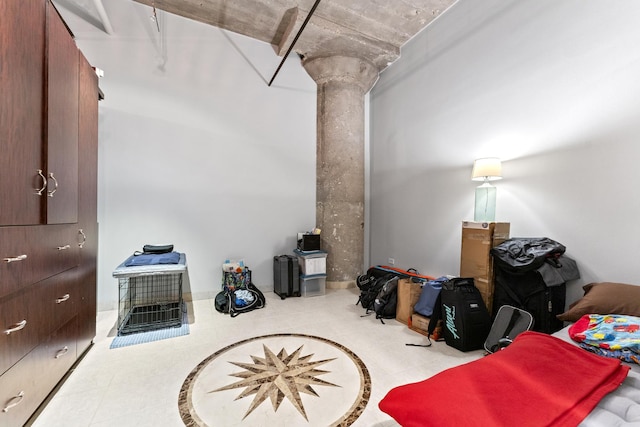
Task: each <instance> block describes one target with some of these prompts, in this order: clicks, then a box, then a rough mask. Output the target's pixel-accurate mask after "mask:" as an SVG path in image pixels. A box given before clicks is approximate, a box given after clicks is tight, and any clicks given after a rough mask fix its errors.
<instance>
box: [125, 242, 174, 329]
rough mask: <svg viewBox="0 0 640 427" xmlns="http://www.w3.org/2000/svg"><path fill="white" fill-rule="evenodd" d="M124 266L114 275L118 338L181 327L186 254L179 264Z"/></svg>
mask: <svg viewBox="0 0 640 427" xmlns="http://www.w3.org/2000/svg"><path fill="white" fill-rule="evenodd" d="M123 264H124V263H123ZM123 264H121V265H120V266H119V267H118V268H117V269H116V270H115V271H114V272H113V276H114V277H115V278H117V279H118V335H126V334H131V333H135V332H144V331H149V330H154V329H162V328H171V327H180V326H182V315H183V307H182V305H183V304H182V274H183V272H184V271H185V270H186V261H185V257H184V254H181V256H180V263H179V264H160V265H148V266H137V267H124V266H123Z"/></svg>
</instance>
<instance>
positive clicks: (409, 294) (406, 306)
mask: <svg viewBox="0 0 640 427" xmlns="http://www.w3.org/2000/svg"><path fill="white" fill-rule="evenodd" d="M421 293H422V285H421V284H420V283H413V282H412V281H411V279H400V280H398V302H397V303H396V320H397V321H398V322H402V323H404V324H405V325H407V324H408V323H409V319H410V318H411V315H412V314H413V306H414V305H416V303H417V302H418V300H419V299H420V294H421Z"/></svg>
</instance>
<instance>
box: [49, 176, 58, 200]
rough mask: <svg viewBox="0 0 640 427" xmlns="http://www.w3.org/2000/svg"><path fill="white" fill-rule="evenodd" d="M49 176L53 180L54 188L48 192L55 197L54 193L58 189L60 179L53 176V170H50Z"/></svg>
mask: <svg viewBox="0 0 640 427" xmlns="http://www.w3.org/2000/svg"><path fill="white" fill-rule="evenodd" d="M49 178H51V179H52V180H53V190H51V191H49V192H48V196H49V197H53V194H54V193H55V192H56V191H58V180H57V179H56V177H55V176H53V172H49Z"/></svg>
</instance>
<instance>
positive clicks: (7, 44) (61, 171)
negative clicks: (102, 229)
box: [0, 0, 80, 225]
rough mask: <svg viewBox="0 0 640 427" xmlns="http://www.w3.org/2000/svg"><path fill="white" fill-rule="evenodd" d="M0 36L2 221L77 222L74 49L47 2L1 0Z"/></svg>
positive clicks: (75, 58)
mask: <svg viewBox="0 0 640 427" xmlns="http://www.w3.org/2000/svg"><path fill="white" fill-rule="evenodd" d="M0 39H1V40H2V43H0V49H2V50H1V51H0V55H2V63H1V66H0V89H1V90H0V93H2V94H3V96H2V97H1V98H0V147H1V148H2V152H3V156H2V157H1V158H0V168H2V171H3V173H2V179H0V194H2V200H3V205H4V206H11V207H12V208H11V209H1V210H0V224H2V225H30V224H63V223H76V222H77V221H78V120H79V116H78V61H79V55H80V53H79V51H78V49H77V48H76V46H75V42H74V41H73V38H72V37H71V35H70V34H69V31H68V29H67V27H66V25H65V24H64V22H63V21H62V19H61V18H60V16H59V14H58V12H57V11H56V9H55V8H54V7H53V6H52V4H51V3H50V2H48V1H45V0H3V1H2V2H1V3H0ZM5 153H6V155H5Z"/></svg>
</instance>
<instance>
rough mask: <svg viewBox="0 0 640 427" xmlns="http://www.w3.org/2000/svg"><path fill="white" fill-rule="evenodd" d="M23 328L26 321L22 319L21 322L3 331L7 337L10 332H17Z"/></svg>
mask: <svg viewBox="0 0 640 427" xmlns="http://www.w3.org/2000/svg"><path fill="white" fill-rule="evenodd" d="M25 326H27V319H24V320H23V321H22V322H18V323H16V324H15V325H13V326H12V327H11V328H9V329H5V331H4V333H5V334H6V335H9V334H11V332H18V331H19V330H20V329H24V327H25Z"/></svg>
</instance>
